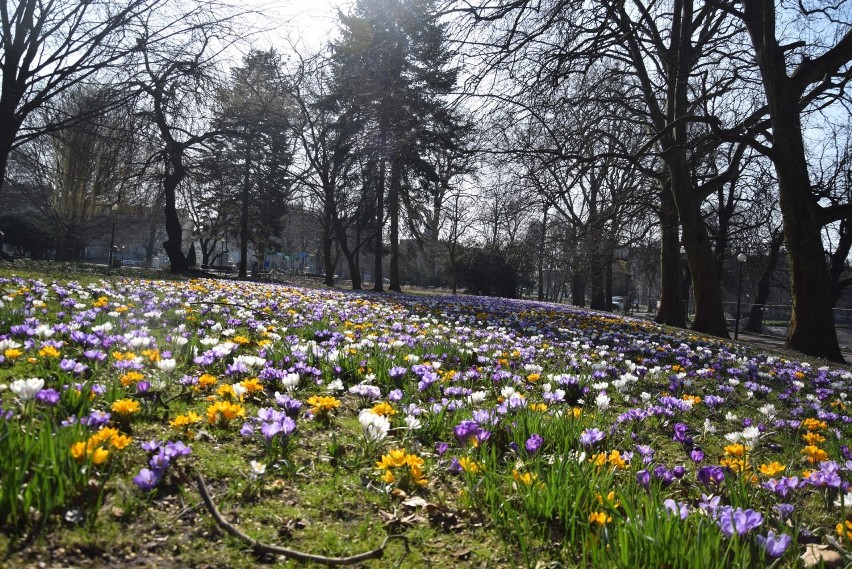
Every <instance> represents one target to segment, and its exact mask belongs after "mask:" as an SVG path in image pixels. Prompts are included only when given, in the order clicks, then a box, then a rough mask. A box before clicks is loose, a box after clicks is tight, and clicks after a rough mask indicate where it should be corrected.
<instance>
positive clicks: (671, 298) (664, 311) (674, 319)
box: [654, 186, 686, 328]
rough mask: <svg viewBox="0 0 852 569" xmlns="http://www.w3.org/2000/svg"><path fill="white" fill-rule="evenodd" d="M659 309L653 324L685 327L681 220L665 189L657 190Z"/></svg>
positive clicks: (669, 194)
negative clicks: (682, 295) (658, 194)
mask: <svg viewBox="0 0 852 569" xmlns="http://www.w3.org/2000/svg"><path fill="white" fill-rule="evenodd" d="M659 214H660V306H659V308H658V309H657V315H656V316H655V317H654V322H657V323H659V324H666V325H668V326H677V327H678V328H686V319H685V316H684V309H683V298H682V297H681V291H680V281H681V274H680V236H679V235H678V233H679V230H680V218H679V217H678V215H677V207H676V206H675V203H674V197H673V196H672V194H671V191H669V189H668V187H666V186H664V187H663V188H662V189H661V191H660V211H659Z"/></svg>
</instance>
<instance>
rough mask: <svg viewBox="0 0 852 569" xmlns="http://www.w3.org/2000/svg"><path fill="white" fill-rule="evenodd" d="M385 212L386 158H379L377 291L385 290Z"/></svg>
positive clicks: (375, 268)
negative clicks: (383, 234) (383, 237)
mask: <svg viewBox="0 0 852 569" xmlns="http://www.w3.org/2000/svg"><path fill="white" fill-rule="evenodd" d="M384 213H385V160H384V159H382V160H379V178H378V182H377V183H376V218H375V220H374V221H375V227H374V231H375V243H374V245H373V254H374V255H375V259H374V261H373V290H374V291H375V292H384V291H385V289H384V283H383V282H382V280H383V275H382V253H383V252H384V251H383V247H382V233H383V230H384V225H385V224H384Z"/></svg>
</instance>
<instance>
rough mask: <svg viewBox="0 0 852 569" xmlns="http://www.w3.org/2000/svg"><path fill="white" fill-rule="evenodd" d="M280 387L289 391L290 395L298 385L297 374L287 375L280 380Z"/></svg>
mask: <svg viewBox="0 0 852 569" xmlns="http://www.w3.org/2000/svg"><path fill="white" fill-rule="evenodd" d="M281 385H282V386H283V387H284V389H286V390H287V391H289V392H290V393H292V392H293V390H295V389H296V387H297V386H298V385H299V374H298V373H288V374H287V375H285V376H284V379H282V380H281Z"/></svg>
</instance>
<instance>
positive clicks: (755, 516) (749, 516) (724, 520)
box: [716, 506, 763, 537]
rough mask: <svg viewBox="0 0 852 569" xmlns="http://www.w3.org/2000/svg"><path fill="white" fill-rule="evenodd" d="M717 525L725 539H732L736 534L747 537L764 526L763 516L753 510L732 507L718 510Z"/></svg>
mask: <svg viewBox="0 0 852 569" xmlns="http://www.w3.org/2000/svg"><path fill="white" fill-rule="evenodd" d="M716 524H717V525H718V526H719V529H721V530H722V533H723V534H725V537H731V536H733V535H734V534H737V535H745V534H747V533H748V532H750V531H751V530H753V529H755V528H758V527H760V526H761V525H762V524H763V516H762V515H761V514H760V513H758V512H755V511H754V510H752V509H748V510H743V509H742V508H737V509H733V508H732V507H731V506H724V507H722V508H719V509H718V510H717V516H716Z"/></svg>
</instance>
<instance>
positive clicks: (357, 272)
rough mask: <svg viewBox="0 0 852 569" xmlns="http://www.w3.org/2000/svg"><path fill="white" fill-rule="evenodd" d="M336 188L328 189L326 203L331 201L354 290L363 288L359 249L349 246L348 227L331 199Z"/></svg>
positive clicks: (334, 224) (333, 221)
mask: <svg viewBox="0 0 852 569" xmlns="http://www.w3.org/2000/svg"><path fill="white" fill-rule="evenodd" d="M333 191H334V190H329V189H326V203H331V204H332V207H331V220H332V225H333V227H334V234H335V236H336V237H337V243H338V245H340V250H341V251H343V258H344V259H346V266H347V267H349V278H350V280H351V281H352V290H361V267H360V266H359V263H358V249H355V250H352V249H351V248H350V247H349V239H348V236H347V235H346V229H345V228H344V227H343V222H342V221H341V220H340V217H339V216H338V215H337V209H336V207H335V206H334V202H332V201H331V198H330V193H331V192H333Z"/></svg>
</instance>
